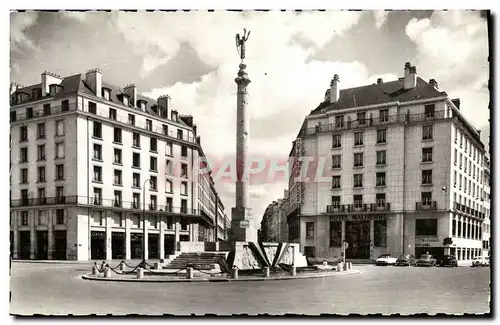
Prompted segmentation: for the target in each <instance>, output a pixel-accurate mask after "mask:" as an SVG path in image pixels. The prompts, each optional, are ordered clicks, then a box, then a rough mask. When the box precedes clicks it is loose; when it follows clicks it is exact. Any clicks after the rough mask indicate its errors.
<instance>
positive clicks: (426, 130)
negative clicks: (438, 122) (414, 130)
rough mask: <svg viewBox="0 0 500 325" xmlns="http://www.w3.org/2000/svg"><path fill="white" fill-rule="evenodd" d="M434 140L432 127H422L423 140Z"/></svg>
mask: <svg viewBox="0 0 500 325" xmlns="http://www.w3.org/2000/svg"><path fill="white" fill-rule="evenodd" d="M433 138H434V135H433V127H432V125H424V126H422V140H432V139H433Z"/></svg>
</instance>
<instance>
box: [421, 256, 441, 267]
mask: <svg viewBox="0 0 500 325" xmlns="http://www.w3.org/2000/svg"><path fill="white" fill-rule="evenodd" d="M436 262H437V260H436V259H435V258H434V257H433V256H432V255H429V254H423V255H420V257H419V258H418V260H417V264H416V266H436Z"/></svg>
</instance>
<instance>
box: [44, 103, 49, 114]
mask: <svg viewBox="0 0 500 325" xmlns="http://www.w3.org/2000/svg"><path fill="white" fill-rule="evenodd" d="M43 115H50V104H43Z"/></svg>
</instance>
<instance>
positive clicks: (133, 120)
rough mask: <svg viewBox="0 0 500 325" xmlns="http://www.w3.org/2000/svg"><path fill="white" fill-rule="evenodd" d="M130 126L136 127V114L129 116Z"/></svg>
mask: <svg viewBox="0 0 500 325" xmlns="http://www.w3.org/2000/svg"><path fill="white" fill-rule="evenodd" d="M128 124H130V125H135V115H134V114H129V115H128Z"/></svg>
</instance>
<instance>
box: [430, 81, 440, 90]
mask: <svg viewBox="0 0 500 325" xmlns="http://www.w3.org/2000/svg"><path fill="white" fill-rule="evenodd" d="M429 85H431V86H432V87H434V88H436V90H437V89H438V83H437V81H436V80H435V79H429Z"/></svg>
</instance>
